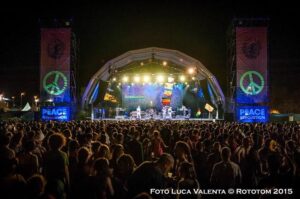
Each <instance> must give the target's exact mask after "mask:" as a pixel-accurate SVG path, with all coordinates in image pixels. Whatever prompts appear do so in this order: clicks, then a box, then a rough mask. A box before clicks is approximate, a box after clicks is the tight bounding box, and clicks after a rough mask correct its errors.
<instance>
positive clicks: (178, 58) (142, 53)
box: [82, 47, 225, 108]
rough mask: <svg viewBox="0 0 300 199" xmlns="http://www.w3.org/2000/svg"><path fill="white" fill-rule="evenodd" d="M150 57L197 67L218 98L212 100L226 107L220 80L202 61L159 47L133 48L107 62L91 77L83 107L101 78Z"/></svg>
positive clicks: (108, 77) (105, 78) (198, 73)
mask: <svg viewBox="0 0 300 199" xmlns="http://www.w3.org/2000/svg"><path fill="white" fill-rule="evenodd" d="M149 59H155V60H161V61H167V62H170V63H173V64H175V65H177V66H178V67H181V69H182V70H185V69H187V68H189V67H195V68H196V75H195V77H196V78H198V79H201V80H202V79H207V82H208V84H209V85H210V87H211V89H212V91H213V95H214V97H215V99H216V100H214V101H212V102H213V103H214V104H215V105H216V103H217V101H218V103H221V104H222V106H223V107H224V105H225V97H224V94H223V91H222V89H221V87H220V85H219V83H218V80H217V79H216V77H215V76H214V75H213V74H212V73H211V72H210V71H209V70H208V69H207V68H206V67H205V66H204V65H203V64H202V63H201V62H200V61H198V60H197V59H195V58H193V57H190V56H188V55H186V54H184V53H182V52H180V51H177V50H171V49H165V48H157V47H150V48H143V49H138V50H131V51H128V52H126V53H124V54H122V55H120V56H118V57H116V58H114V59H111V60H110V61H108V62H106V63H105V64H104V65H103V66H102V67H101V68H100V69H99V70H98V71H97V72H96V73H95V74H94V75H93V77H92V78H91V79H90V81H89V83H88V85H87V87H86V89H85V91H84V94H83V96H82V107H83V108H84V107H86V106H87V105H88V104H90V103H91V102H92V99H91V98H92V94H93V92H94V90H95V89H96V85H97V84H98V83H99V81H100V80H103V81H108V80H109V79H110V78H111V76H112V74H113V73H112V71H117V70H118V69H120V68H122V67H125V66H127V65H129V64H130V63H132V62H137V61H141V62H142V61H144V60H149Z"/></svg>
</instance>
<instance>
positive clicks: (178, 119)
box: [88, 117, 224, 122]
mask: <svg viewBox="0 0 300 199" xmlns="http://www.w3.org/2000/svg"><path fill="white" fill-rule="evenodd" d="M88 119H89V120H90V119H91V118H90V117H89V118H88ZM93 120H96V121H100V120H110V121H150V120H151V121H153V120H159V121H206V122H216V121H223V120H224V119H210V118H172V119H162V118H160V119H139V120H138V119H130V118H94V119H93Z"/></svg>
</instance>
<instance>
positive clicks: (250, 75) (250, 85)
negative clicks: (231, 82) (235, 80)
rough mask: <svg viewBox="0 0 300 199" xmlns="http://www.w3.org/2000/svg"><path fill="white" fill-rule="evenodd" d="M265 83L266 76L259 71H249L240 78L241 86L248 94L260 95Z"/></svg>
mask: <svg viewBox="0 0 300 199" xmlns="http://www.w3.org/2000/svg"><path fill="white" fill-rule="evenodd" d="M255 79H257V80H256V81H255ZM264 85H265V81H264V77H263V76H262V75H261V74H260V73H259V72H257V71H247V72H245V73H244V74H242V76H241V78H240V88H241V89H242V91H243V92H244V93H245V94H246V95H258V94H259V93H260V92H261V91H262V90H263V88H264Z"/></svg>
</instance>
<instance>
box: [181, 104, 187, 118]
mask: <svg viewBox="0 0 300 199" xmlns="http://www.w3.org/2000/svg"><path fill="white" fill-rule="evenodd" d="M180 110H181V111H182V116H183V117H185V115H186V111H187V108H186V107H185V106H184V105H182V107H181V109H180Z"/></svg>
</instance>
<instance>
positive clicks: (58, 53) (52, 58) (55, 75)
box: [40, 28, 71, 103]
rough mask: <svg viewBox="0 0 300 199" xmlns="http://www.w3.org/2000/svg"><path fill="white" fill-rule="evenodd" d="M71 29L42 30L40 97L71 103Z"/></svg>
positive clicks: (43, 99)
mask: <svg viewBox="0 0 300 199" xmlns="http://www.w3.org/2000/svg"><path fill="white" fill-rule="evenodd" d="M70 46H71V29H70V28H42V29H41V49H40V56H41V57H40V97H41V100H42V101H47V100H49V99H52V100H53V101H54V102H56V103H70V102H71V98H70V50H71V49H70Z"/></svg>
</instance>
